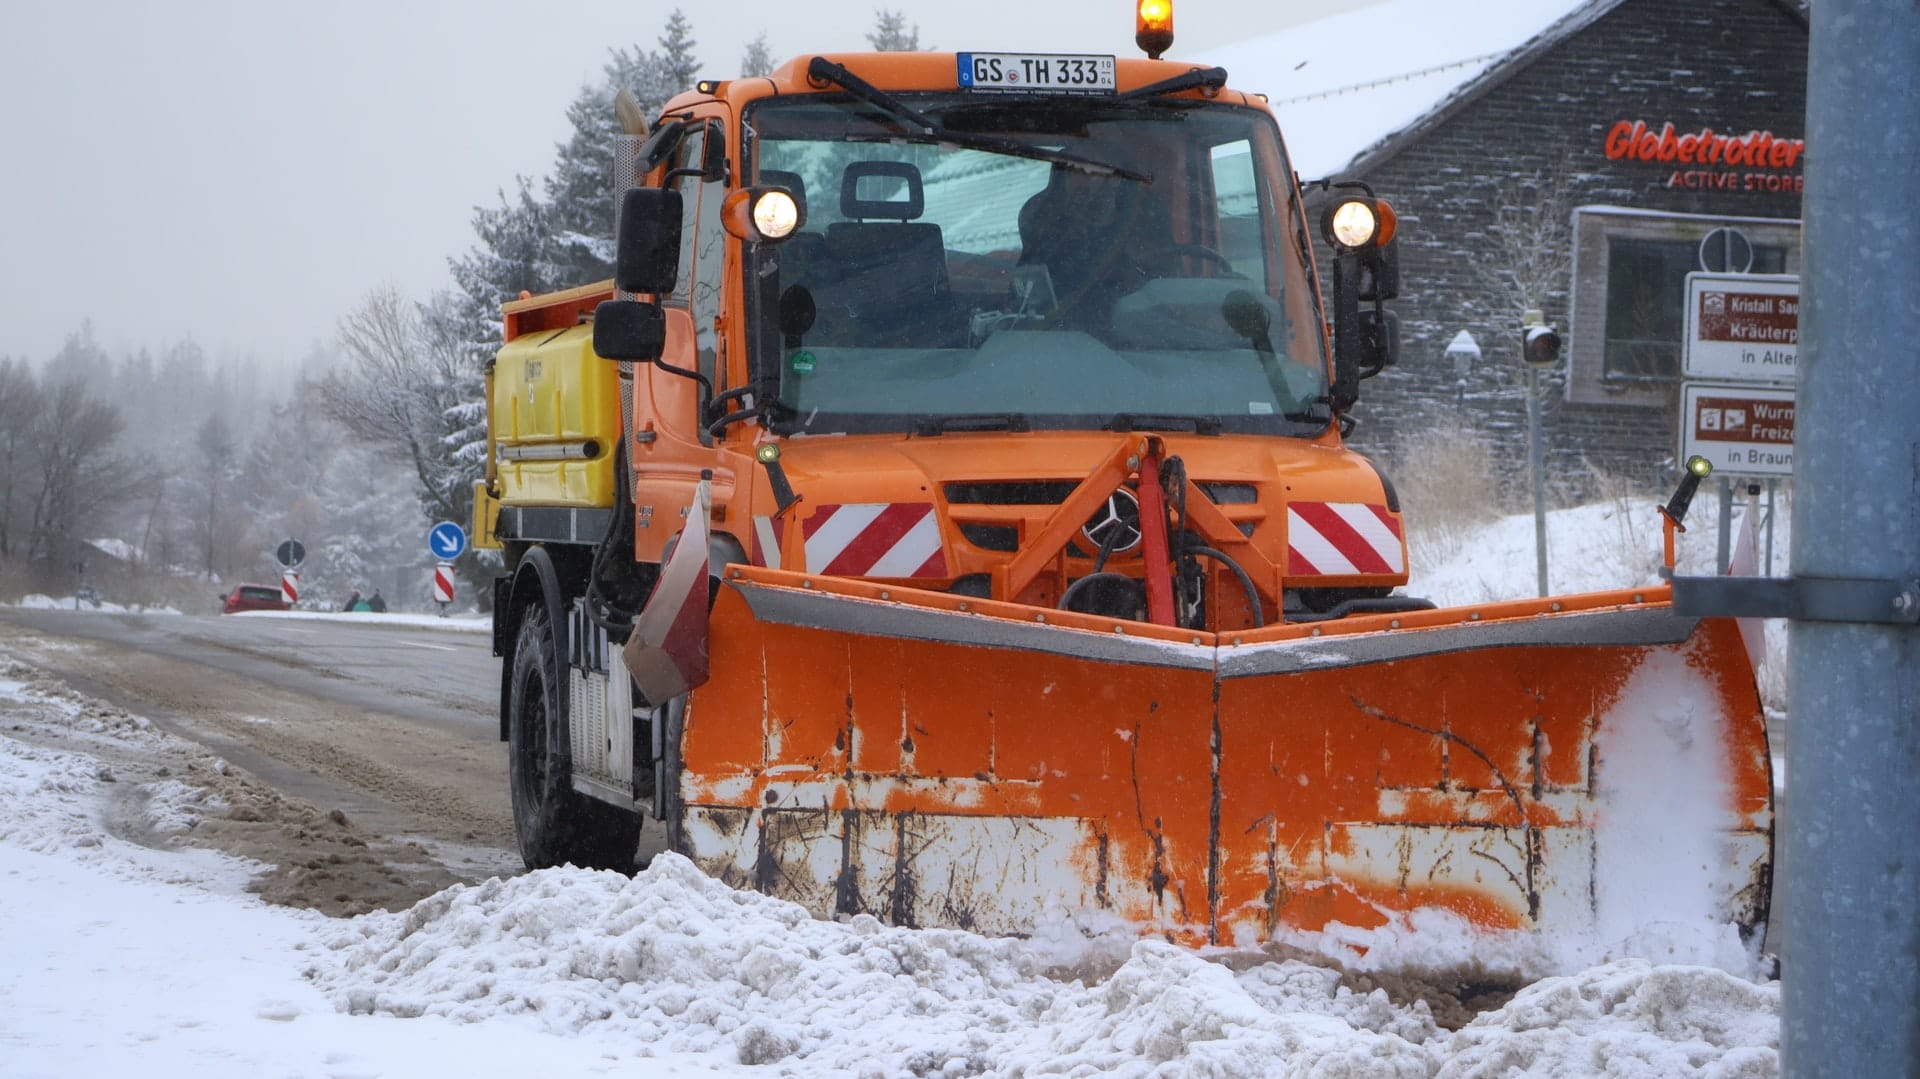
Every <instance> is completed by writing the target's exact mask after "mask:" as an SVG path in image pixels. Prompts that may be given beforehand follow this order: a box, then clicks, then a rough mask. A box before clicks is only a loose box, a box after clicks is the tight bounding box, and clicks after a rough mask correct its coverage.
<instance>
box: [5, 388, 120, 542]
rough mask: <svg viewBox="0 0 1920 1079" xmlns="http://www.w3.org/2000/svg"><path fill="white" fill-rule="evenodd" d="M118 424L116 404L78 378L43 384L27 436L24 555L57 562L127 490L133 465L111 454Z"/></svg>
mask: <svg viewBox="0 0 1920 1079" xmlns="http://www.w3.org/2000/svg"><path fill="white" fill-rule="evenodd" d="M122 426H123V424H122V421H121V418H120V410H119V409H117V408H115V407H114V406H113V405H111V404H108V403H106V402H104V401H98V400H95V399H93V398H91V397H89V396H88V395H87V389H86V384H85V383H84V382H82V381H81V380H80V379H79V378H67V379H63V380H61V381H60V382H57V383H54V384H53V385H52V386H49V387H45V388H44V404H43V407H42V408H41V411H40V414H39V418H38V421H37V422H36V423H35V424H34V425H33V428H32V430H31V435H30V437H31V438H32V439H33V441H34V448H33V453H34V457H35V461H36V465H37V467H35V468H34V469H33V471H32V474H31V475H32V479H33V482H34V484H35V489H34V491H33V493H32V500H31V501H32V506H33V510H32V522H31V525H30V529H29V533H28V537H27V545H26V551H25V553H26V556H27V559H28V560H29V561H40V562H42V563H43V564H45V565H46V566H48V567H58V566H60V565H62V564H64V562H65V561H66V559H68V558H69V557H71V556H72V554H73V553H74V547H75V544H76V542H77V541H78V540H79V538H80V534H81V530H82V529H84V528H86V527H88V526H91V525H92V524H93V523H94V522H95V520H96V519H97V517H98V515H99V513H100V511H101V510H103V509H104V508H105V507H107V506H108V505H111V504H114V503H117V502H119V501H121V500H122V499H124V498H125V497H126V496H127V495H129V494H131V493H132V492H133V491H134V490H135V488H136V487H137V484H138V480H137V477H136V476H135V474H134V472H133V469H132V466H131V465H130V464H129V463H128V462H127V461H125V460H123V459H121V458H120V457H119V456H118V455H116V454H114V453H113V452H112V451H113V446H114V443H115V442H116V441H117V440H118V439H119V437H120V431H121V428H122Z"/></svg>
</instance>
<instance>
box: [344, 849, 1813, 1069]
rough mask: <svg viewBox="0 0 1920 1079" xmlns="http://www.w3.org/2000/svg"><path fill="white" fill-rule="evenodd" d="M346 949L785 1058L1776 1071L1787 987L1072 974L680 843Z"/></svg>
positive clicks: (489, 988)
mask: <svg viewBox="0 0 1920 1079" xmlns="http://www.w3.org/2000/svg"><path fill="white" fill-rule="evenodd" d="M323 947H324V949H325V950H326V951H327V952H328V953H329V959H328V961H327V962H324V963H320V964H316V966H315V967H314V970H313V972H312V977H313V980H314V982H315V984H316V985H318V986H320V987H321V988H322V989H323V990H324V991H325V992H326V993H327V994H328V996H329V998H330V999H331V1000H332V1001H333V1002H334V1004H335V1005H336V1006H337V1007H339V1008H340V1009H342V1010H344V1011H347V1012H349V1013H352V1014H357V1015H387V1016H401V1017H409V1018H413V1017H438V1018H444V1019H450V1020H454V1021H457V1022H461V1023H481V1022H492V1021H494V1020H497V1019H500V1018H503V1017H508V1016H513V1017H520V1018H523V1019H525V1020H527V1021H530V1022H532V1023H533V1024H535V1025H537V1026H538V1028H539V1029H540V1030H541V1031H543V1032H544V1033H547V1034H553V1035H560V1036H564V1037H568V1038H578V1037H588V1038H593V1039H595V1040H602V1041H606V1042H609V1043H611V1044H617V1045H621V1046H625V1047H629V1048H631V1049H633V1050H634V1051H635V1052H637V1053H639V1054H641V1055H649V1054H653V1053H663V1054H669V1055H678V1054H689V1053H690V1054H710V1055H715V1056H726V1057H731V1058H733V1059H735V1060H737V1061H739V1062H740V1063H742V1064H747V1065H756V1066H759V1065H769V1064H779V1065H782V1073H783V1074H800V1075H874V1076H880V1075H899V1074H916V1075H929V1074H935V1075H937V1074H962V1075H982V1074H986V1075H1022V1074H1056V1073H1057V1074H1078V1075H1092V1074H1100V1075H1156V1076H1179V1075H1207V1076H1248V1077H1255V1076H1259V1077H1268V1076H1295V1075H1297V1076H1316V1077H1326V1079H1339V1077H1355V1079H1358V1077H1362V1076H1366V1077H1373V1076H1386V1077H1393V1076H1430V1075H1435V1074H1453V1075H1469V1074H1488V1075H1491V1074H1510V1073H1511V1074H1523V1075H1541V1076H1549V1075H1552V1076H1559V1075H1569V1074H1579V1073H1581V1072H1582V1071H1584V1070H1587V1068H1588V1066H1590V1065H1591V1064H1592V1063H1593V1062H1594V1061H1596V1060H1604V1059H1606V1058H1605V1057H1596V1056H1594V1055H1593V1054H1594V1053H1595V1052H1597V1051H1605V1052H1608V1053H1618V1054H1620V1055H1621V1056H1622V1058H1623V1059H1631V1060H1637V1061H1643V1062H1647V1063H1648V1064H1649V1065H1650V1066H1651V1067H1653V1068H1654V1069H1655V1070H1653V1071H1648V1072H1645V1074H1671V1073H1674V1072H1671V1071H1668V1070H1664V1069H1670V1068H1671V1067H1672V1066H1673V1065H1674V1064H1675V1062H1679V1061H1687V1062H1690V1064H1689V1068H1688V1069H1682V1070H1689V1069H1692V1068H1696V1067H1707V1066H1713V1067H1717V1068H1720V1071H1718V1072H1715V1074H1727V1075H1743V1074H1773V1072H1771V1071H1768V1070H1767V1069H1769V1068H1773V1069H1777V1044H1778V1028H1779V1019H1778V1011H1779V993H1778V990H1777V988H1776V987H1773V986H1768V985H1756V984H1753V983H1750V982H1745V981H1742V980H1741V979H1739V978H1736V977H1734V976H1733V975H1730V974H1727V973H1725V972H1723V971H1718V970H1713V969H1709V968H1702V967H1678V966H1654V965H1652V964H1649V963H1647V962H1645V961H1630V962H1626V963H1620V964H1614V965H1612V966H1608V967H1603V968H1598V969H1596V970H1593V971H1587V972H1583V973H1582V974H1579V975H1577V976H1574V977H1570V978H1549V979H1546V980H1544V981H1541V982H1538V983H1536V984H1535V985H1533V986H1530V987H1529V988H1528V989H1526V990H1524V991H1523V992H1522V993H1521V994H1520V995H1519V996H1517V997H1515V998H1514V1000H1513V1001H1512V1003H1510V1004H1509V1005H1508V1006H1507V1007H1506V1008H1504V1009H1502V1010H1500V1011H1498V1012H1492V1013H1489V1014H1487V1015H1485V1016H1482V1017H1481V1018H1480V1019H1478V1020H1476V1021H1475V1022H1473V1023H1472V1024H1471V1025H1469V1026H1468V1027H1466V1028H1465V1029H1463V1030H1462V1031H1461V1032H1460V1033H1459V1034H1452V1033H1449V1032H1448V1031H1445V1030H1443V1029H1441V1028H1440V1027H1439V1026H1438V1025H1437V1024H1436V1023H1435V1021H1434V1018H1433V1016H1432V1014H1431V1012H1430V1010H1429V1008H1428V1006H1427V1005H1426V1003H1425V1002H1424V1001H1416V1002H1414V1003H1411V1004H1407V1003H1396V1002H1395V1001H1394V1000H1392V999H1390V998H1389V996H1388V995H1387V993H1386V992H1385V990H1383V989H1373V990H1372V991H1370V992H1356V991H1354V990H1353V989H1351V988H1349V987H1348V985H1347V981H1348V979H1347V978H1346V977H1344V976H1343V975H1342V974H1341V973H1340V972H1338V971H1336V970H1332V969H1328V968H1326V967H1323V966H1316V965H1313V964H1309V963H1306V962H1301V961H1299V960H1296V959H1275V958H1273V957H1262V956H1260V955H1258V954H1257V953H1231V954H1229V953H1222V954H1219V955H1215V956H1211V957H1209V956H1203V955H1200V954H1196V953H1194V952H1190V951H1186V950H1183V949H1179V948H1175V947H1173V946H1171V945H1168V944H1165V943H1162V942H1159V941H1151V940H1147V941H1137V942H1135V943H1133V944H1132V945H1131V947H1130V948H1129V950H1128V951H1127V953H1126V955H1125V958H1124V961H1123V962H1121V963H1120V965H1119V967H1118V968H1117V969H1114V970H1112V972H1111V973H1110V974H1108V975H1107V976H1105V977H1095V978H1083V977H1073V976H1071V975H1072V974H1073V973H1075V972H1070V971H1067V970H1063V969H1061V968H1060V967H1058V966H1055V965H1053V960H1054V959H1056V958H1057V956H1058V954H1059V949H1058V942H1054V943H1052V944H1041V945H1036V944H1035V943H1034V942H1029V941H1022V940H1007V939H989V938H984V937H979V936H975V935H973V934H970V933H964V932H958V931H950V930H911V929H901V928H894V927H889V926H884V925H882V924H881V923H879V922H878V921H876V920H875V919H873V918H871V917H868V916H865V915H860V916H856V917H854V918H852V919H850V920H847V921H844V922H827V921H818V920H814V919H812V918H809V917H808V916H807V914H806V912H805V911H804V910H802V909H801V908H800V907H798V906H795V905H793V904H790V903H786V902H783V901H781V900H776V899H770V898H767V897H765V896H760V895H756V894H752V893H745V892H737V891H734V890H732V889H729V888H727V887H725V886H723V885H721V884H719V883H718V882H716V881H713V880H711V879H709V878H707V877H705V876H704V875H702V874H701V873H700V872H699V870H698V869H696V868H695V867H694V866H693V865H692V863H690V862H688V861H686V860H685V859H683V858H680V857H678V856H676V855H671V854H668V855H662V856H661V857H659V858H657V859H656V860H655V862H654V864H653V866H652V867H651V868H649V869H648V870H646V871H645V872H643V873H641V874H640V875H639V876H637V877H635V878H632V879H628V878H625V877H622V876H619V875H617V874H612V873H604V872H589V871H585V870H576V869H571V868H566V869H554V870H545V871H541V872H537V873H530V874H527V875H526V876H523V877H518V878H515V879H512V880H500V879H495V880H490V881H487V882H486V883H484V884H480V885H476V886H471V887H466V886H463V887H456V888H452V889H449V890H447V891H445V892H442V893H440V894H439V895H436V896H434V897H432V898H430V899H428V900H426V901H424V902H422V903H420V904H418V905H417V906H415V907H414V908H413V909H412V910H410V911H407V912H405V913H400V914H372V915H366V916H363V917H361V918H358V919H355V920H354V921H353V922H351V923H348V924H347V925H345V926H342V927H340V928H339V929H338V930H337V931H336V932H334V933H332V934H330V935H328V936H327V937H326V938H325V939H324V941H323ZM1549 1015H1557V1016H1561V1017H1563V1018H1560V1019H1554V1020H1552V1021H1551V1023H1549V1021H1548V1020H1547V1019H1545V1018H1543V1017H1546V1016H1549ZM1559 1023H1564V1024H1565V1025H1566V1028H1567V1029H1566V1031H1565V1032H1564V1033H1560V1032H1559V1027H1558V1026H1556V1025H1553V1024H1559ZM1543 1024H1546V1025H1543ZM1582 1062H1584V1063H1582ZM1756 1068H1757V1069H1759V1070H1757V1071H1756V1070H1753V1069H1756ZM1507 1069H1518V1071H1517V1072H1509V1071H1508V1070H1507Z"/></svg>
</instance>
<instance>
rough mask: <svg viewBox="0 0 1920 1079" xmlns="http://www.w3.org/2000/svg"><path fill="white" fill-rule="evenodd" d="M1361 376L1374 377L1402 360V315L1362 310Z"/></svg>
mask: <svg viewBox="0 0 1920 1079" xmlns="http://www.w3.org/2000/svg"><path fill="white" fill-rule="evenodd" d="M1359 325H1360V353H1361V356H1362V358H1363V363H1362V366H1361V368H1360V377H1361V378H1372V377H1373V376H1375V375H1377V374H1379V373H1380V372H1381V370H1382V369H1383V368H1387V367H1392V366H1393V365H1394V364H1396V363H1399V362H1400V316H1399V315H1397V314H1395V313H1393V312H1392V311H1384V310H1373V311H1362V312H1360V324H1359Z"/></svg>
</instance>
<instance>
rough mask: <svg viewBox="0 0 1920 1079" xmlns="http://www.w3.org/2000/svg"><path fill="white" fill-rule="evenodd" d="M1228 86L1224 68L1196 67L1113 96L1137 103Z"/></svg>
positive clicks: (1116, 98)
mask: <svg viewBox="0 0 1920 1079" xmlns="http://www.w3.org/2000/svg"><path fill="white" fill-rule="evenodd" d="M1226 84H1227V69H1226V68H1224V67H1196V68H1194V69H1193V70H1192V71H1188V72H1185V73H1183V74H1179V75H1175V76H1174V77H1173V78H1170V79H1161V80H1160V81H1159V82H1150V83H1148V84H1147V85H1145V86H1139V87H1135V88H1134V89H1132V90H1128V91H1127V92H1126V93H1123V94H1115V95H1113V100H1115V101H1137V100H1139V99H1140V98H1143V97H1159V96H1160V95H1162V94H1177V93H1179V92H1180V91H1182V90H1199V89H1208V90H1218V89H1220V88H1221V87H1222V86H1225V85H1226Z"/></svg>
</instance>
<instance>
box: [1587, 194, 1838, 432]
mask: <svg viewBox="0 0 1920 1079" xmlns="http://www.w3.org/2000/svg"><path fill="white" fill-rule="evenodd" d="M1799 264H1800V223H1799V222H1798V221H1791V220H1769V219H1763V218H1740V219H1735V220H1733V221H1729V220H1728V219H1726V218H1714V217H1702V216H1698V215H1693V214H1650V213H1647V212H1645V211H1643V210H1621V209H1619V208H1615V207H1607V206H1588V207H1582V208H1581V209H1579V210H1576V211H1575V212H1574V269H1573V278H1574V286H1573V313H1572V319H1571V322H1572V325H1571V327H1570V332H1569V337H1570V339H1571V347H1570V348H1569V350H1568V361H1569V368H1568V378H1567V399H1568V400H1570V401H1573V402H1575V403H1579V404H1623V405H1664V404H1666V403H1667V402H1668V400H1669V399H1670V398H1671V397H1672V394H1673V386H1674V384H1675V383H1677V382H1678V381H1679V379H1680V343H1681V337H1682V335H1683V334H1684V332H1685V327H1686V312H1685V307H1686V294H1687V284H1686V282H1687V274H1689V273H1691V272H1693V271H1695V270H1713V271H1715V272H1724V271H1725V270H1727V269H1728V268H1729V267H1732V268H1734V269H1735V270H1736V271H1740V272H1748V273H1797V272H1798V271H1799Z"/></svg>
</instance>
